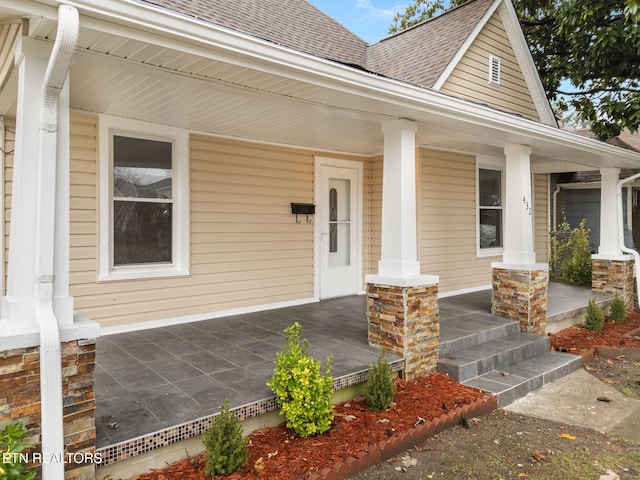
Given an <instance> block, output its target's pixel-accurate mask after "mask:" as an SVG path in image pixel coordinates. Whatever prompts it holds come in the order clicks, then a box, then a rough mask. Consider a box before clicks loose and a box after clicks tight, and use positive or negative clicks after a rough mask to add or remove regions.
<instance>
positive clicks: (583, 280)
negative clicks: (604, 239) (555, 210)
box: [564, 218, 591, 287]
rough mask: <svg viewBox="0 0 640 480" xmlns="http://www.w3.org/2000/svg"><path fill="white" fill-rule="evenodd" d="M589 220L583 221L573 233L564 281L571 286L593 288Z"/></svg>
mask: <svg viewBox="0 0 640 480" xmlns="http://www.w3.org/2000/svg"><path fill="white" fill-rule="evenodd" d="M586 224H587V220H586V219H584V218H583V219H582V220H581V221H580V226H579V227H578V228H574V229H573V230H572V231H571V239H570V240H569V243H570V251H571V254H570V255H569V259H568V260H567V263H566V264H565V266H564V280H565V281H566V282H567V283H569V284H571V285H581V286H585V287H589V286H591V250H590V248H589V232H590V231H591V229H589V228H586Z"/></svg>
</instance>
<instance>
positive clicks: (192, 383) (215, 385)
mask: <svg viewBox="0 0 640 480" xmlns="http://www.w3.org/2000/svg"><path fill="white" fill-rule="evenodd" d="M174 385H175V386H176V387H177V388H179V389H180V390H182V391H183V392H184V393H186V394H187V395H189V396H190V397H191V398H192V399H194V400H195V401H196V402H198V403H200V404H201V405H203V406H205V407H207V408H209V409H210V410H211V412H212V413H213V412H217V411H219V410H220V406H221V405H222V404H223V403H224V400H225V398H228V399H229V402H230V403H231V402H233V403H232V405H241V403H240V399H241V398H243V397H242V396H241V395H240V394H239V393H238V392H236V391H235V390H233V389H232V388H230V387H228V386H226V385H225V384H223V383H220V382H219V381H217V380H216V379H215V378H212V377H210V376H209V375H201V376H199V377H195V378H190V379H189V380H183V381H181V382H176V383H174ZM245 398H246V397H245ZM244 403H246V402H244Z"/></svg>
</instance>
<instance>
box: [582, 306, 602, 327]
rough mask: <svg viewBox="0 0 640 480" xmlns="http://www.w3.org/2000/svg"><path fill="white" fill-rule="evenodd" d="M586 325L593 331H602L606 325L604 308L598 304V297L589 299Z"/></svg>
mask: <svg viewBox="0 0 640 480" xmlns="http://www.w3.org/2000/svg"><path fill="white" fill-rule="evenodd" d="M584 326H585V328H586V329H587V330H591V331H593V332H601V331H602V328H603V327H604V313H603V312H602V309H601V308H600V307H599V306H598V305H596V299H595V298H592V299H591V300H589V305H588V306H587V313H586V314H585V316H584Z"/></svg>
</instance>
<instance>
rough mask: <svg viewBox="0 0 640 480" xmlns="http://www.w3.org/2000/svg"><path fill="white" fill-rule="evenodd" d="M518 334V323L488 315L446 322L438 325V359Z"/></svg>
mask: <svg viewBox="0 0 640 480" xmlns="http://www.w3.org/2000/svg"><path fill="white" fill-rule="evenodd" d="M519 332H520V322H514V321H513V320H507V319H504V318H498V317H494V316H493V315H489V314H483V315H478V314H475V315H474V316H473V318H462V319H455V320H453V321H452V320H446V321H444V322H442V323H441V324H440V340H441V343H440V357H443V356H445V355H447V354H449V353H451V352H455V351H457V350H463V349H467V348H470V347H474V346H476V345H479V344H481V343H485V342H488V341H490V340H495V339H497V338H502V337H506V336H508V335H516V334H518V333H519Z"/></svg>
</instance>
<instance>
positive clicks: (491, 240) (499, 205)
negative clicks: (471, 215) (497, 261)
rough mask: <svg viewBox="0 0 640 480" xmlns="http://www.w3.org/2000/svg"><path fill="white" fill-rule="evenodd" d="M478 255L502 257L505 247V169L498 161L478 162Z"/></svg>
mask: <svg viewBox="0 0 640 480" xmlns="http://www.w3.org/2000/svg"><path fill="white" fill-rule="evenodd" d="M476 172H477V175H476V178H477V216H476V217H477V227H478V228H477V233H478V234H477V238H478V242H477V243H478V245H477V247H478V255H500V254H501V253H502V247H503V243H502V242H503V220H504V219H503V217H504V212H503V208H504V202H503V199H504V168H503V167H502V166H501V165H500V161H499V160H498V159H496V160H495V161H494V160H493V159H491V160H486V159H485V160H484V161H479V162H478V168H477V169H476Z"/></svg>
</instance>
